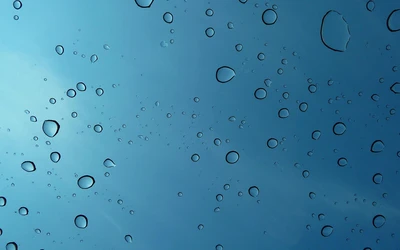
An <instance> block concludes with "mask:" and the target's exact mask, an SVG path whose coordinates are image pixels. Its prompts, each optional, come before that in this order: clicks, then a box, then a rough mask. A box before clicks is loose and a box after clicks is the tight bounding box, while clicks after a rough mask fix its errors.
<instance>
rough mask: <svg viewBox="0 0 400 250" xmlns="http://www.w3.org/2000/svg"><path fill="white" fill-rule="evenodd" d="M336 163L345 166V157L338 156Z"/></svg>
mask: <svg viewBox="0 0 400 250" xmlns="http://www.w3.org/2000/svg"><path fill="white" fill-rule="evenodd" d="M337 164H338V165H339V166H340V167H345V166H346V165H347V159H346V158H344V157H341V158H339V159H338V160H337Z"/></svg>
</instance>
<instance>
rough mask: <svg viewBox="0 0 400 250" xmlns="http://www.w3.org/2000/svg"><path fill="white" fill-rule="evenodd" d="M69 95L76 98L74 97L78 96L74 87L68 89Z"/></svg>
mask: <svg viewBox="0 0 400 250" xmlns="http://www.w3.org/2000/svg"><path fill="white" fill-rule="evenodd" d="M67 96H68V97H69V98H74V97H75V96H76V91H75V90H74V89H69V90H68V91H67Z"/></svg>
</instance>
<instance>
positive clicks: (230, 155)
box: [225, 151, 240, 164]
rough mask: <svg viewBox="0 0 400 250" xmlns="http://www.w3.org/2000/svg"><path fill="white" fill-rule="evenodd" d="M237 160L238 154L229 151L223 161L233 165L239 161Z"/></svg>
mask: <svg viewBox="0 0 400 250" xmlns="http://www.w3.org/2000/svg"><path fill="white" fill-rule="evenodd" d="M239 158H240V156H239V153H238V152H236V151H229V152H228V153H227V154H226V156H225V160H226V162H227V163H229V164H235V163H236V162H238V161H239Z"/></svg>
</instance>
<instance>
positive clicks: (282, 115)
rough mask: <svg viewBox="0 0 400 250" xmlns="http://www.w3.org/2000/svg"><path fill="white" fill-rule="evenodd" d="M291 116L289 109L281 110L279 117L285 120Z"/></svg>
mask: <svg viewBox="0 0 400 250" xmlns="http://www.w3.org/2000/svg"><path fill="white" fill-rule="evenodd" d="M289 115H290V113H289V109H287V108H281V109H280V110H279V111H278V116H279V118H282V119H285V118H288V117H289Z"/></svg>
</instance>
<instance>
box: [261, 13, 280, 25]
mask: <svg viewBox="0 0 400 250" xmlns="http://www.w3.org/2000/svg"><path fill="white" fill-rule="evenodd" d="M276 20H278V14H276V11H275V10H273V9H266V10H265V11H264V12H263V14H262V21H263V22H264V23H265V24H266V25H272V24H274V23H276Z"/></svg>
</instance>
